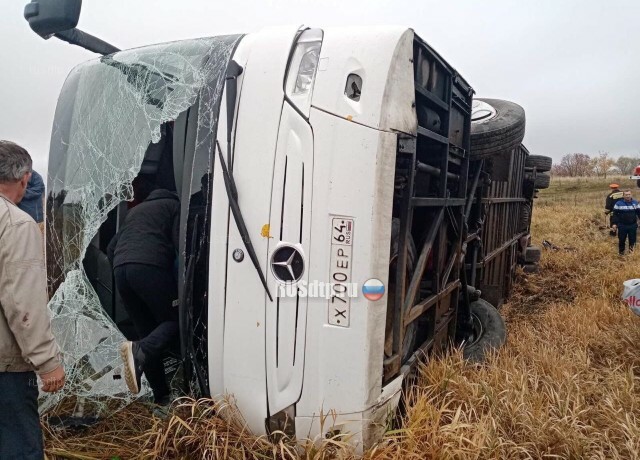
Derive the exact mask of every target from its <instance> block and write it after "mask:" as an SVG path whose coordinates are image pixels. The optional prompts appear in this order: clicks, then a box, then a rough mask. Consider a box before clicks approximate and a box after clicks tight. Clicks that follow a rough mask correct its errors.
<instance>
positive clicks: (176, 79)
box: [41, 36, 241, 415]
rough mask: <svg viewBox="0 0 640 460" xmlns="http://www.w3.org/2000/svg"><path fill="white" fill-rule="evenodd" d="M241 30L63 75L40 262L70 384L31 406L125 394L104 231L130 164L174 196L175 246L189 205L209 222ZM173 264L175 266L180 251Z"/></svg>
mask: <svg viewBox="0 0 640 460" xmlns="http://www.w3.org/2000/svg"><path fill="white" fill-rule="evenodd" d="M240 38H241V37H240V36H219V37H213V38H204V39H196V40H187V41H181V42H173V43H167V44H161V45H154V46H149V47H145V48H139V49H134V50H129V51H122V52H118V53H115V54H113V55H109V56H104V57H101V58H99V59H96V60H92V61H89V62H87V63H84V64H82V65H80V66H78V67H76V68H75V69H74V70H73V71H72V72H71V73H70V75H69V77H68V78H67V80H66V82H65V84H64V87H63V89H62V92H61V95H60V98H59V100H58V105H57V108H56V114H55V119H54V125H53V131H52V139H51V146H50V154H49V172H48V194H47V271H48V281H49V286H48V287H49V294H50V296H51V300H50V304H49V306H50V308H51V311H52V316H53V318H52V323H53V328H54V332H55V335H56V337H57V338H58V341H59V343H60V346H61V347H62V349H63V353H64V355H65V365H66V368H67V371H68V384H67V385H66V386H65V390H66V393H65V394H63V395H62V397H61V396H59V395H57V396H50V397H47V398H46V399H45V400H44V401H43V404H41V410H48V409H50V408H51V407H53V406H55V405H58V404H59V403H60V402H61V401H65V400H68V399H69V398H67V397H69V396H72V397H73V398H71V400H73V401H75V405H76V406H77V405H78V404H82V411H83V412H84V413H85V415H87V414H89V413H94V412H95V413H96V415H100V413H101V412H102V411H104V410H105V409H106V408H107V407H108V409H109V411H110V412H112V411H113V410H117V409H118V408H120V407H124V405H126V404H128V403H129V402H130V396H129V394H128V393H127V392H126V391H125V389H126V387H125V386H123V384H122V381H119V380H117V379H118V374H117V369H118V368H119V367H120V364H119V361H118V359H119V358H118V352H117V344H118V343H119V342H120V341H121V340H123V339H124V338H123V335H122V332H121V330H119V329H118V327H116V324H115V323H117V322H118V319H117V311H118V308H119V307H118V296H117V294H116V292H115V289H114V287H113V283H112V274H111V269H110V266H109V265H108V261H107V260H106V255H105V252H106V246H107V245H108V243H109V241H107V239H108V237H109V236H112V235H113V233H114V231H115V229H116V228H117V225H118V223H119V221H120V220H121V219H122V218H123V217H124V215H125V213H126V202H129V201H131V200H132V199H133V198H134V193H133V187H132V181H133V179H134V178H135V177H136V176H137V175H138V174H140V173H144V174H147V175H152V176H153V177H155V180H156V181H157V183H158V185H159V186H161V187H162V188H166V189H169V190H170V191H175V192H176V193H177V194H178V195H179V196H180V200H181V203H182V208H183V210H182V217H181V225H182V226H183V227H184V230H182V231H181V239H182V241H181V243H180V253H181V255H182V256H183V257H184V256H185V254H186V252H187V249H186V248H187V246H190V247H194V244H191V243H190V244H189V245H188V244H187V234H195V233H193V231H192V230H191V231H190V230H189V229H188V228H187V226H188V222H187V221H189V220H190V219H191V218H192V217H195V216H197V217H196V218H195V219H193V220H194V221H195V222H197V226H198V228H200V229H201V230H202V231H206V230H207V228H208V225H209V223H208V220H209V219H208V211H207V210H208V208H210V206H208V203H209V200H210V198H209V193H210V192H209V191H210V189H211V188H210V187H209V184H208V183H205V182H207V181H210V180H211V176H212V161H213V160H212V158H211V156H212V153H213V145H214V143H215V137H216V130H217V118H218V112H219V108H220V95H221V93H222V89H223V85H224V81H225V75H226V70H227V66H228V64H229V61H230V59H231V56H232V54H233V50H234V49H235V46H236V44H237V43H238V41H239V39H240ZM189 137H190V138H191V142H189V141H188V140H189V139H188V138H189ZM187 145H191V147H190V148H189V149H187V147H186V146H187ZM175 146H178V147H177V148H174V147H175ZM198 193H199V195H198ZM194 196H195V197H196V198H194ZM123 205H124V206H123ZM183 220H184V222H183ZM192 227H193V225H192ZM186 255H187V256H188V254H186ZM180 265H181V269H182V271H184V265H185V261H184V260H182V261H181V263H180ZM107 403H108V404H107ZM67 406H69V405H68V404H67ZM70 408H72V410H73V411H74V412H76V411H77V409H78V407H73V405H71V406H70Z"/></svg>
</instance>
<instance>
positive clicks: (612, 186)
mask: <svg viewBox="0 0 640 460" xmlns="http://www.w3.org/2000/svg"><path fill="white" fill-rule="evenodd" d="M609 188H620V186H619V185H618V184H609Z"/></svg>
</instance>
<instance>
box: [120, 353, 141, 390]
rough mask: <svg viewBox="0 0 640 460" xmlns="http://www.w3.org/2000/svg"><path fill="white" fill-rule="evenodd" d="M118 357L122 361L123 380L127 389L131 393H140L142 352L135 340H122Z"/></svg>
mask: <svg viewBox="0 0 640 460" xmlns="http://www.w3.org/2000/svg"><path fill="white" fill-rule="evenodd" d="M120 357H121V358H122V362H123V363H124V380H125V382H127V387H129V391H131V393H133V394H138V393H140V379H141V378H142V367H143V361H144V353H143V352H142V350H141V349H140V346H139V345H138V344H137V343H136V342H122V344H120Z"/></svg>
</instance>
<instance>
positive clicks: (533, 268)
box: [522, 264, 540, 274]
mask: <svg viewBox="0 0 640 460" xmlns="http://www.w3.org/2000/svg"><path fill="white" fill-rule="evenodd" d="M522 270H523V271H524V272H525V273H529V274H534V273H538V272H539V271H540V266H539V265H538V264H525V265H523V266H522Z"/></svg>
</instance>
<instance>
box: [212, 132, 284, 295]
mask: <svg viewBox="0 0 640 460" xmlns="http://www.w3.org/2000/svg"><path fill="white" fill-rule="evenodd" d="M216 146H217V149H218V158H220V166H221V167H222V176H223V177H224V187H225V189H226V190H227V197H228V199H229V206H230V207H231V212H232V213H233V218H234V219H235V221H236V225H237V227H238V231H239V232H240V236H241V237H242V241H244V246H245V247H246V248H247V252H248V253H249V257H250V258H251V262H253V266H254V267H255V268H256V271H257V272H258V276H259V277H260V281H261V282H262V285H263V286H264V290H265V291H267V295H268V296H269V300H270V301H271V302H273V297H271V292H269V287H268V286H267V279H266V278H265V276H264V273H263V272H262V268H260V263H259V262H258V256H257V254H256V250H255V249H254V247H253V244H252V243H251V237H250V236H249V231H248V230H247V226H246V224H245V223H244V218H243V217H242V212H241V211H240V206H239V205H238V189H237V188H236V183H235V181H234V179H233V176H232V175H231V174H229V170H228V169H227V163H225V161H224V157H223V156H222V149H221V148H220V142H218V141H217V140H216Z"/></svg>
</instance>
